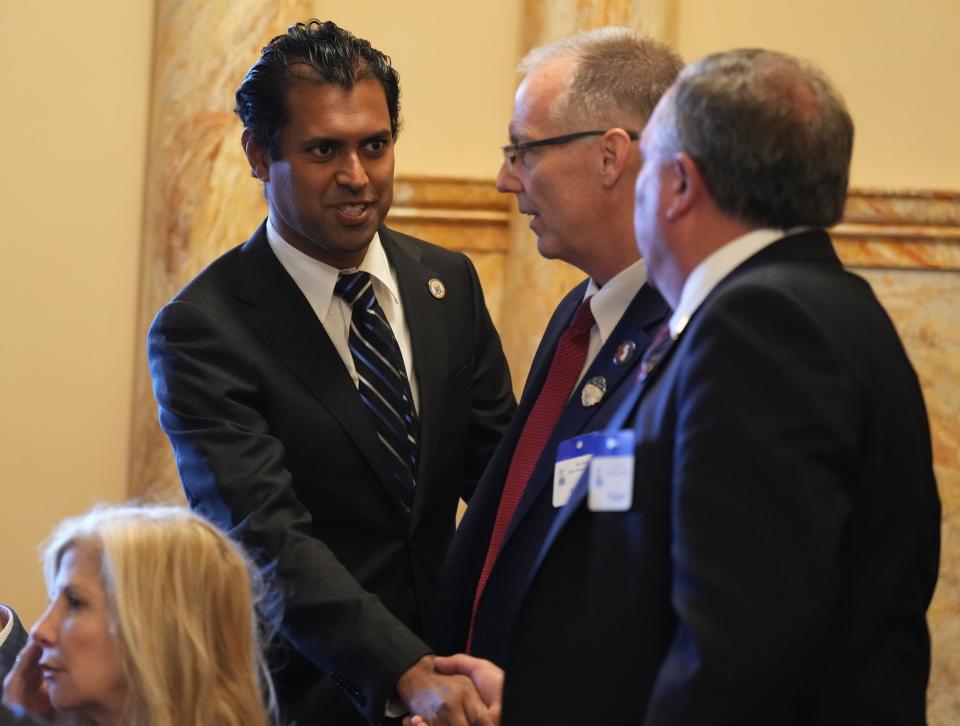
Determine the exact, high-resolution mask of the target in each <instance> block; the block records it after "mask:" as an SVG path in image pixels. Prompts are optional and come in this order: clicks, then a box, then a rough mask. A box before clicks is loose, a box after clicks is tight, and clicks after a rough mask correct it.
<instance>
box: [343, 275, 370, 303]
mask: <svg viewBox="0 0 960 726" xmlns="http://www.w3.org/2000/svg"><path fill="white" fill-rule="evenodd" d="M368 290H370V291H372V290H373V281H372V280H371V279H370V273H369V272H359V271H358V272H347V273H342V274H341V275H340V276H339V277H338V278H337V283H336V285H334V287H333V292H334V294H336V295H338V296H340V297H342V298H343V299H344V300H346V302H347V304H348V305H350V306H356V304H357V303H358V302H362V303H363V307H364V308H367V307H369V302H368V301H367V297H368V296H367V295H366V294H365V293H366V292H367V291H368Z"/></svg>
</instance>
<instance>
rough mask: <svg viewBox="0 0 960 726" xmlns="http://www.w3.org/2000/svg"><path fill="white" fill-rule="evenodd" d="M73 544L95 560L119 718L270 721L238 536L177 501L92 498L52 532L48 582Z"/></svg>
mask: <svg viewBox="0 0 960 726" xmlns="http://www.w3.org/2000/svg"><path fill="white" fill-rule="evenodd" d="M75 546H80V547H85V546H86V547H91V548H92V550H91V551H93V552H95V553H96V554H97V555H98V556H99V559H100V572H101V577H102V580H103V586H104V590H105V592H106V594H107V600H108V602H109V607H110V611H111V616H112V618H113V621H114V622H113V626H114V630H115V633H116V637H117V641H118V643H119V646H120V652H121V657H122V660H123V667H124V670H125V672H126V675H127V678H128V688H129V697H128V703H127V707H126V713H125V717H124V722H125V723H128V724H135V725H136V726H184V725H185V724H214V723H215V724H226V725H228V726H248V725H250V724H255V725H264V724H267V723H269V722H270V717H271V714H272V713H274V712H275V697H274V694H273V687H272V685H271V682H270V677H269V673H268V671H267V669H266V666H265V663H264V659H263V655H262V650H261V647H260V640H261V637H260V636H261V633H260V630H259V627H258V624H257V617H256V614H255V602H256V596H255V593H256V592H257V591H258V590H259V588H260V586H259V581H258V579H257V577H256V575H255V574H254V569H253V568H252V567H251V565H250V563H249V561H248V559H247V557H246V556H245V555H244V553H243V551H242V550H241V549H240V547H239V546H238V545H237V544H235V543H234V542H232V541H231V540H230V539H228V538H227V537H226V535H224V534H223V533H222V532H220V531H219V530H218V529H217V528H216V527H214V526H213V525H212V524H210V523H209V522H207V521H206V520H205V519H203V518H201V517H199V516H197V515H196V514H194V513H192V512H190V511H189V510H187V509H184V508H182V507H172V506H159V505H126V506H110V507H108V506H100V507H96V508H94V509H93V510H91V511H90V512H88V513H87V514H85V515H82V516H80V517H76V518H72V519H67V520H65V521H63V522H62V523H61V524H60V525H59V526H58V527H57V529H56V530H55V531H54V533H53V535H51V537H50V539H49V541H48V542H47V544H46V547H45V553H44V575H45V578H46V582H47V588H48V589H50V588H51V586H52V583H53V582H54V579H55V578H56V574H57V569H58V568H59V565H60V560H61V559H62V557H63V555H64V553H65V552H66V551H67V550H68V549H70V548H71V547H75Z"/></svg>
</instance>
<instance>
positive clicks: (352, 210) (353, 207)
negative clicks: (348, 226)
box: [336, 202, 370, 217]
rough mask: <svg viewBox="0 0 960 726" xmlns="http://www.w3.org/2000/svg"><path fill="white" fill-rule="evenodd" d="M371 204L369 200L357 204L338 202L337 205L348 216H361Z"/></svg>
mask: <svg viewBox="0 0 960 726" xmlns="http://www.w3.org/2000/svg"><path fill="white" fill-rule="evenodd" d="M369 206H370V205H369V204H368V203H367V202H360V203H357V204H338V205H336V207H337V210H338V211H339V212H340V213H341V214H344V215H346V216H348V217H359V216H360V215H361V214H363V213H364V212H365V211H366V210H367V208H368V207H369Z"/></svg>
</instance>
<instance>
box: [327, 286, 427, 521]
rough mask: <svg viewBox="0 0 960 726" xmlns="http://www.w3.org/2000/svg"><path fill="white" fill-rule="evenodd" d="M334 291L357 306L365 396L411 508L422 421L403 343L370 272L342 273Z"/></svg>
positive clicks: (351, 340)
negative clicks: (386, 314) (386, 312)
mask: <svg viewBox="0 0 960 726" xmlns="http://www.w3.org/2000/svg"><path fill="white" fill-rule="evenodd" d="M334 292H335V293H336V294H337V295H339V296H340V297H341V298H343V299H344V300H345V301H346V302H347V303H348V304H349V305H350V306H351V307H352V308H353V315H352V316H351V319H350V334H349V336H348V337H347V344H348V345H349V346H350V354H351V355H352V356H353V362H354V365H355V366H356V369H357V377H358V378H359V384H360V385H359V390H360V398H361V399H363V403H364V404H365V405H366V407H367V410H368V411H369V412H370V416H371V417H372V418H373V423H374V425H375V427H376V429H377V436H378V437H379V438H380V442H381V443H382V444H383V447H384V449H385V450H386V452H387V463H388V465H389V467H390V471H391V473H392V474H393V477H394V479H395V483H396V485H397V487H398V489H399V491H400V496H401V497H402V498H403V501H404V503H405V504H406V505H407V507H408V508H410V507H411V506H412V503H413V487H414V477H415V475H416V471H417V440H418V438H419V435H420V422H419V421H418V420H417V413H416V411H415V410H414V407H413V395H412V394H411V392H410V382H409V381H408V380H407V374H406V368H405V367H404V364H403V356H402V355H401V354H400V347H399V346H398V345H397V339H396V338H395V337H394V335H393V331H392V330H391V329H390V323H388V322H387V318H386V316H385V315H384V314H383V308H381V307H380V303H378V302H377V296H376V294H374V291H373V281H372V280H371V279H370V275H369V273H366V272H350V273H346V274H341V275H340V277H339V278H338V279H337V284H336V287H335V288H334Z"/></svg>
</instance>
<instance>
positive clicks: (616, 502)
mask: <svg viewBox="0 0 960 726" xmlns="http://www.w3.org/2000/svg"><path fill="white" fill-rule="evenodd" d="M599 435H600V436H601V437H602V438H603V441H602V453H598V454H595V455H594V457H593V459H591V461H590V468H589V470H588V473H587V485H588V486H589V487H590V489H589V492H588V494H587V507H588V508H589V509H590V511H591V512H626V511H627V510H628V509H630V507H632V506H633V430H632V429H627V430H626V431H617V432H615V433H604V434H599Z"/></svg>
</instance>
